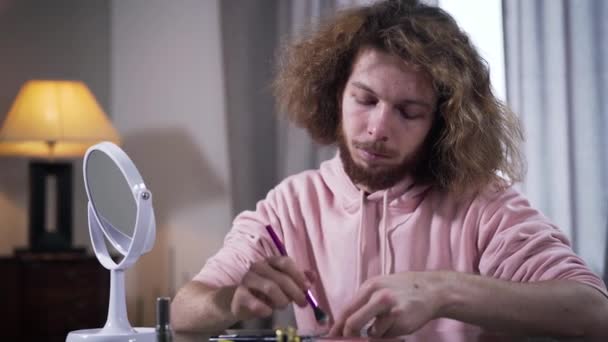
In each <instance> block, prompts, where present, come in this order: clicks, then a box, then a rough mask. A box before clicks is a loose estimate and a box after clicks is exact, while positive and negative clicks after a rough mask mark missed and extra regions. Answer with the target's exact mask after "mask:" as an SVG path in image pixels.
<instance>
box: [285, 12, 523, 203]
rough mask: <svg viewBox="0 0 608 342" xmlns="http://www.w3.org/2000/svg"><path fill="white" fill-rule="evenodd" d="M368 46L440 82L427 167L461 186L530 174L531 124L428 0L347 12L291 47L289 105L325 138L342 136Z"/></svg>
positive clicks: (440, 179) (295, 117) (439, 181)
mask: <svg viewBox="0 0 608 342" xmlns="http://www.w3.org/2000/svg"><path fill="white" fill-rule="evenodd" d="M367 47H371V48H375V49H379V50H381V51H384V52H388V53H391V54H394V55H396V56H398V57H400V58H401V59H402V60H403V61H404V62H405V63H411V64H414V65H417V66H419V67H421V68H422V69H423V70H424V71H425V72H427V73H428V74H429V75H430V76H431V79H432V80H433V86H434V88H435V91H436V92H437V94H438V105H437V113H436V115H437V119H436V122H435V127H434V129H433V131H434V133H432V136H433V137H432V140H433V141H430V142H429V147H428V151H429V155H428V156H425V158H424V160H425V162H424V164H425V165H421V166H420V167H419V169H420V170H419V172H418V174H420V173H422V174H424V175H425V177H426V178H429V179H430V180H431V181H432V182H433V183H434V184H436V185H438V186H439V187H440V188H442V189H446V190H449V191H455V192H460V193H461V192H464V191H466V190H471V189H474V190H478V189H480V188H481V187H483V186H485V185H487V184H490V183H498V184H502V185H504V186H508V185H510V184H512V183H513V182H517V181H520V180H521V179H522V177H523V174H524V169H525V165H524V161H523V158H522V156H521V153H520V145H521V141H522V140H523V133H522V129H521V125H520V123H519V120H518V118H517V117H516V116H515V115H514V114H513V113H512V112H511V111H510V110H509V109H508V108H507V107H506V106H505V105H504V104H503V103H502V102H501V101H499V100H498V99H497V98H496V97H495V96H494V94H493V93H492V89H491V85H490V75H489V70H488V66H487V64H486V62H485V61H484V60H483V59H482V58H481V56H480V55H479V54H478V52H477V51H476V49H475V47H474V46H473V45H472V43H471V42H470V40H469V38H468V36H467V35H466V34H465V33H464V32H463V31H461V30H460V28H459V27H458V25H457V24H456V22H455V20H454V19H453V18H452V17H451V16H450V15H449V14H447V13H446V12H445V11H443V10H442V9H440V8H437V7H432V6H427V5H424V4H421V3H419V2H418V1H413V0H410V1H407V0H405V1H404V0H402V1H396V0H389V1H382V2H378V3H375V4H372V5H370V6H364V7H358V8H353V9H349V10H345V11H343V12H341V13H339V14H338V15H337V17H334V18H332V19H331V20H330V21H327V22H325V23H323V24H321V27H320V29H318V30H317V31H316V32H312V33H310V34H308V35H307V36H306V37H304V38H302V39H300V40H299V41H296V42H294V43H291V44H288V45H286V46H285V48H284V50H283V54H282V56H281V57H282V58H281V60H280V63H279V68H278V74H277V77H276V79H275V83H274V90H275V95H276V97H277V103H278V106H279V110H280V111H281V112H282V113H285V115H287V117H288V118H289V119H290V120H291V121H293V122H294V123H295V124H296V125H298V126H300V127H303V128H305V129H306V130H307V131H308V132H309V134H310V135H311V137H312V138H313V139H314V140H315V141H316V142H318V143H320V144H334V143H336V142H337V140H338V134H339V127H340V116H341V114H340V113H341V108H340V99H341V95H342V92H343V91H344V88H345V85H346V82H347V80H348V77H349V75H350V73H351V69H352V66H353V63H354V60H355V58H356V56H357V54H358V52H360V51H361V50H362V49H363V48H367Z"/></svg>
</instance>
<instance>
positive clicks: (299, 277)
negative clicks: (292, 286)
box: [268, 256, 314, 291]
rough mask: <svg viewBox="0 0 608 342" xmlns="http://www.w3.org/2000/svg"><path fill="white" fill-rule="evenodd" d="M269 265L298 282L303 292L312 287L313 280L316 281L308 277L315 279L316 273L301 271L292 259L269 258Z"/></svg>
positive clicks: (281, 257)
mask: <svg viewBox="0 0 608 342" xmlns="http://www.w3.org/2000/svg"><path fill="white" fill-rule="evenodd" d="M268 264H269V265H270V266H272V267H273V268H275V269H277V270H279V271H281V272H283V273H285V274H287V275H289V277H291V279H292V280H293V281H295V282H296V284H297V285H298V286H299V287H300V288H301V289H302V291H306V290H308V289H309V288H310V287H311V286H312V282H313V281H311V280H314V279H309V278H308V277H309V276H313V277H314V273H313V272H310V271H307V272H308V273H306V272H302V271H300V270H299V268H298V267H297V266H296V263H295V262H294V261H293V260H292V259H291V258H289V257H283V256H277V257H271V258H268Z"/></svg>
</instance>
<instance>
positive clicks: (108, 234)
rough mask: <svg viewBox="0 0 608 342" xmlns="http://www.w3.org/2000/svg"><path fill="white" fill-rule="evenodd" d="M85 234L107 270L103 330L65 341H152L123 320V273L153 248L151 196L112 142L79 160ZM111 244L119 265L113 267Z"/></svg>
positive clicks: (147, 331)
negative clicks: (85, 212)
mask: <svg viewBox="0 0 608 342" xmlns="http://www.w3.org/2000/svg"><path fill="white" fill-rule="evenodd" d="M83 175H84V184H85V189H86V192H87V197H88V200H89V204H88V219H89V233H90V235H91V243H92V245H93V250H94V251H95V255H96V256H97V259H98V260H99V262H100V263H101V264H102V265H103V266H104V267H105V268H107V269H108V270H110V273H111V276H110V279H111V280H110V303H109V305H108V319H107V321H106V324H105V326H104V327H103V328H99V329H85V330H77V331H72V332H70V333H69V334H68V336H67V339H66V341H68V342H76V341H95V342H97V341H133V342H136V341H141V342H144V341H155V339H156V335H155V330H154V328H133V327H131V325H130V323H129V320H128V318H127V308H126V298H125V278H124V277H125V271H126V270H127V269H128V268H129V267H130V266H132V265H133V264H134V263H135V262H136V261H137V259H138V258H139V257H140V256H141V255H142V254H144V253H147V252H149V251H150V250H151V249H152V247H153V246H154V239H155V237H156V223H155V220H154V210H153V208H152V193H151V192H150V191H149V190H148V189H147V188H146V185H145V184H144V182H143V179H142V177H141V175H140V174H139V171H137V168H136V167H135V165H134V164H133V162H132V161H131V159H129V157H128V156H127V154H126V153H125V152H124V151H123V150H122V149H120V148H119V147H118V146H116V145H114V144H113V143H110V142H103V143H100V144H97V145H94V146H92V147H91V148H89V149H88V151H87V153H86V154H85V157H84V161H83ZM107 244H109V245H110V246H111V247H112V249H113V250H114V251H115V253H118V255H116V256H115V257H117V259H118V260H119V261H118V262H115V261H114V260H113V258H112V255H111V254H110V252H109V249H108V246H107Z"/></svg>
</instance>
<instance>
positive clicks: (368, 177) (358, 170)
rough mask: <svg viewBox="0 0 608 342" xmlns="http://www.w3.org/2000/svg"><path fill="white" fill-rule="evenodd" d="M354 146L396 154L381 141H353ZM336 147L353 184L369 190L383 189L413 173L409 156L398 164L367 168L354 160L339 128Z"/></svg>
mask: <svg viewBox="0 0 608 342" xmlns="http://www.w3.org/2000/svg"><path fill="white" fill-rule="evenodd" d="M353 146H354V147H356V148H366V149H371V150H372V151H374V152H376V153H379V154H383V155H396V153H395V152H392V151H391V150H388V149H387V148H386V146H385V145H384V143H383V142H381V141H375V142H369V143H361V142H353ZM338 148H339V150H340V159H341V160H342V164H343V165H344V171H345V172H346V174H347V175H348V176H349V177H350V179H351V180H352V182H353V183H354V184H362V185H364V186H366V187H367V188H368V189H369V190H371V191H378V190H384V189H388V188H390V187H392V186H393V185H395V184H397V183H399V182H400V181H402V180H403V179H405V177H407V176H408V175H414V174H415V169H416V164H417V163H416V162H415V160H412V159H410V158H407V157H406V158H405V159H404V160H403V161H401V162H400V163H399V164H396V165H393V166H384V167H378V168H368V167H364V166H361V165H359V164H357V163H356V162H355V160H354V159H353V156H352V154H351V152H350V150H349V149H348V144H347V142H346V137H345V136H344V134H343V133H342V130H341V129H340V131H339V134H338Z"/></svg>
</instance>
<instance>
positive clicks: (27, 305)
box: [0, 253, 110, 342]
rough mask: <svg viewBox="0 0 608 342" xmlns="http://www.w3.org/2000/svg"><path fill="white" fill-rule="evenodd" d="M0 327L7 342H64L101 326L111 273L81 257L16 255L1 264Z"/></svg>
mask: <svg viewBox="0 0 608 342" xmlns="http://www.w3.org/2000/svg"><path fill="white" fill-rule="evenodd" d="M0 274H2V278H3V280H2V281H0V298H2V300H1V301H0V302H2V304H1V305H0V322H2V323H1V324H0V325H2V326H3V330H4V331H3V333H2V336H3V340H4V339H5V338H6V340H7V341H9V340H14V341H24V342H28V341H49V342H54V341H58V342H59V341H61V342H63V341H65V338H66V336H67V334H68V332H70V331H72V330H77V329H89V328H100V327H102V326H103V325H104V323H105V320H106V315H107V310H108V297H109V293H110V271H108V270H106V269H105V268H103V267H102V266H101V265H100V264H99V261H97V259H96V258H95V257H94V256H90V255H86V254H81V253H20V254H19V255H18V256H11V257H2V258H0Z"/></svg>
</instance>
